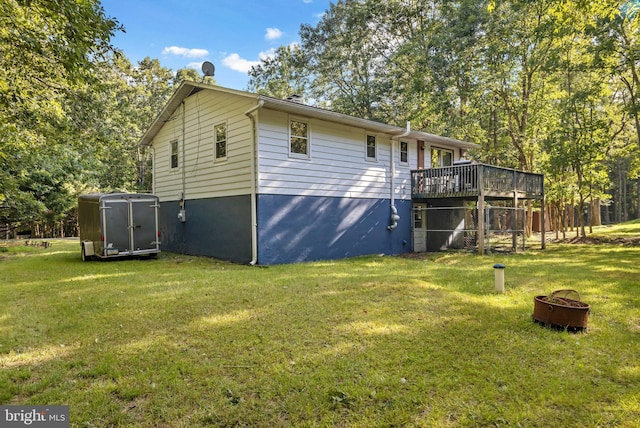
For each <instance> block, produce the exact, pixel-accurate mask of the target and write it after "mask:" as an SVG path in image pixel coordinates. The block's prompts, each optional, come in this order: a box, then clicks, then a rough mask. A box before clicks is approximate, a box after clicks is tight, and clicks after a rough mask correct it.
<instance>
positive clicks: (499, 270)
mask: <svg viewBox="0 0 640 428" xmlns="http://www.w3.org/2000/svg"><path fill="white" fill-rule="evenodd" d="M493 271H494V272H495V278H494V282H495V286H496V291H497V292H498V293H504V265H503V264H502V263H496V264H495V265H493Z"/></svg>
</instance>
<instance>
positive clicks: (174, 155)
mask: <svg viewBox="0 0 640 428" xmlns="http://www.w3.org/2000/svg"><path fill="white" fill-rule="evenodd" d="M177 167H178V140H174V141H172V142H171V169H174V168H177Z"/></svg>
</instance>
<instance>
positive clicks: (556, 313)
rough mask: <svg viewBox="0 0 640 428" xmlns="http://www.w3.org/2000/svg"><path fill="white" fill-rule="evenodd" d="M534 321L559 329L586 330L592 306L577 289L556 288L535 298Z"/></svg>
mask: <svg viewBox="0 0 640 428" xmlns="http://www.w3.org/2000/svg"><path fill="white" fill-rule="evenodd" d="M533 303H534V304H533V321H534V322H536V323H539V324H542V325H544V326H549V327H552V328H554V329H557V330H565V329H566V330H567V331H571V332H579V331H584V330H586V328H587V320H588V318H589V312H590V310H591V306H590V305H589V304H587V303H584V302H582V301H580V294H579V293H578V292H577V291H575V290H556V291H554V292H553V293H551V294H550V295H548V296H535V297H534V299H533Z"/></svg>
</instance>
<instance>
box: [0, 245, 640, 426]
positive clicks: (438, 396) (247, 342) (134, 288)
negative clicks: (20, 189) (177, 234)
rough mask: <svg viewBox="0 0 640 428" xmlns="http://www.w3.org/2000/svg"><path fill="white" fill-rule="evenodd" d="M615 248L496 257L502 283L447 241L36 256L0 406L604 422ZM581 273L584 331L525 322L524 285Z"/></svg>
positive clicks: (624, 403) (176, 416) (75, 415)
mask: <svg viewBox="0 0 640 428" xmlns="http://www.w3.org/2000/svg"><path fill="white" fill-rule="evenodd" d="M630 251H631V252H625V251H622V252H619V249H617V248H612V249H609V248H608V247H607V249H605V250H604V251H591V249H587V248H581V249H578V250H575V249H574V250H573V251H570V250H567V249H565V247H558V248H554V249H553V250H551V251H548V252H544V253H540V254H537V255H536V254H524V255H513V256H496V257H499V260H500V261H502V262H504V263H505V264H506V265H507V271H506V275H507V293H505V294H504V295H498V294H495V293H494V292H493V269H492V268H491V266H492V265H493V263H494V262H495V261H496V260H498V259H497V258H496V257H486V258H482V257H476V256H472V255H464V254H444V255H433V256H429V258H428V259H427V260H409V259H402V258H395V257H382V258H381V257H364V258H357V259H351V260H346V261H339V262H318V263H310V264H303V265H290V266H274V267H270V268H268V269H256V268H251V267H245V266H237V265H231V264H227V263H222V262H218V261H215V260H211V259H202V258H193V257H183V256H174V255H166V254H163V255H161V257H160V259H159V260H157V261H146V260H126V261H125V260H123V261H119V262H107V263H103V262H97V263H84V264H83V263H81V262H80V261H79V258H78V261H76V259H75V257H76V256H75V254H74V255H73V256H71V255H69V254H64V253H60V254H56V255H53V254H48V255H47V256H46V257H47V258H48V261H47V262H38V263H36V264H37V265H38V266H39V270H38V271H37V272H33V274H32V275H31V279H28V278H27V277H24V276H21V275H18V274H17V273H16V272H14V271H12V273H11V275H12V277H13V278H16V281H14V282H12V283H11V284H12V285H9V286H8V287H6V290H4V291H7V294H6V296H7V300H6V303H5V306H3V313H4V314H6V315H3V317H1V318H0V329H1V331H2V333H3V334H2V342H1V343H2V347H0V358H1V359H2V360H1V361H2V363H1V364H2V367H3V373H2V374H1V375H0V381H1V382H2V383H0V390H2V391H4V392H3V393H2V395H1V396H0V402H2V403H21V402H32V403H46V404H54V403H65V404H70V405H71V407H72V419H73V421H74V423H78V424H81V423H89V424H94V425H131V424H137V425H142V426H153V425H158V424H165V425H179V424H180V423H182V422H184V417H185V415H189V418H191V419H190V421H191V422H192V425H205V424H212V425H222V426H226V425H265V424H271V425H361V426H371V425H378V424H383V425H413V424H416V425H435V426H437V425H447V424H454V425H465V426H467V425H517V424H521V425H535V424H543V425H563V424H566V423H568V421H572V423H578V424H581V425H593V424H594V421H601V422H602V423H605V424H606V423H615V422H616V421H618V422H619V421H621V420H626V418H630V417H637V416H638V406H637V404H635V405H634V404H633V400H634V398H637V393H634V392H633V389H632V385H633V381H634V379H635V380H637V377H638V375H637V373H638V370H640V369H639V368H638V363H637V362H636V359H635V358H634V357H633V355H634V354H635V355H637V353H638V352H639V351H640V350H639V349H638V344H637V343H636V342H635V341H634V340H633V338H634V337H635V336H634V333H635V334H637V331H635V332H634V331H633V330H632V329H633V328H634V327H633V326H632V325H627V326H626V328H620V327H621V324H620V323H622V321H621V319H619V318H615V317H611V318H607V316H605V315H602V314H605V313H606V311H610V310H617V311H619V312H620V315H621V316H627V317H628V316H629V315H630V314H631V310H632V308H631V307H629V306H627V305H626V304H625V302H626V301H628V300H629V299H631V300H633V299H636V298H637V294H634V293H633V291H634V290H633V289H632V288H631V285H630V284H628V283H627V272H626V270H627V269H628V268H629V266H628V264H627V261H626V260H625V258H626V257H636V259H637V257H638V252H637V251H635V252H633V251H632V250H630ZM29 257H30V258H36V255H33V256H29ZM37 257H42V255H40V256H37ZM605 260H609V264H604V262H605ZM61 266H62V268H61ZM605 266H608V267H609V268H605ZM56 272H62V273H61V274H57V273H56ZM581 284H588V288H586V289H584V288H583V289H582V292H583V294H584V298H585V299H588V298H593V299H596V297H597V296H606V299H605V298H604V297H603V298H602V299H600V297H598V299H600V300H598V302H597V303H598V304H597V305H594V320H593V324H594V328H593V330H592V332H590V333H588V334H582V335H569V334H567V333H557V332H554V331H551V330H547V329H544V328H541V327H539V326H537V325H535V324H533V322H532V321H531V312H532V309H533V300H532V299H533V296H534V295H536V294H541V293H540V291H541V290H542V291H552V290H553V289H558V288H578V286H579V285H581ZM550 286H552V287H551V288H549V287H550ZM45 291H46V298H45V299H44V300H39V298H42V296H43V295H44V292H45ZM596 308H597V309H596ZM636 320H637V316H636ZM636 328H637V326H636ZM612 343H615V344H616V345H617V346H618V347H619V348H620V349H616V350H612V349H611V347H612ZM621 367H624V368H625V369H624V370H621ZM634 394H635V395H634Z"/></svg>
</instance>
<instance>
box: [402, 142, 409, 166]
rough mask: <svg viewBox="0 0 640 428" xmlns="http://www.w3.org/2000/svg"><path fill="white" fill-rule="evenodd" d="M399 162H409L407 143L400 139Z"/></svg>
mask: <svg viewBox="0 0 640 428" xmlns="http://www.w3.org/2000/svg"><path fill="white" fill-rule="evenodd" d="M400 162H401V163H408V162H409V143H407V142H406V141H400Z"/></svg>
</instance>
